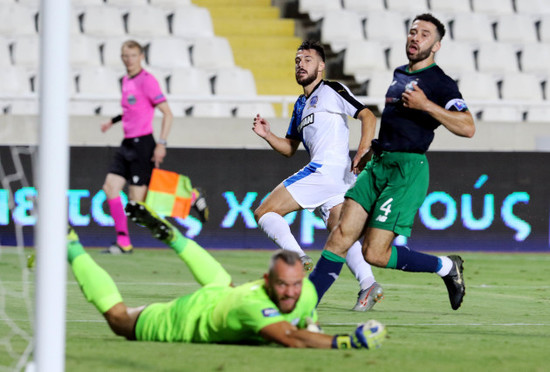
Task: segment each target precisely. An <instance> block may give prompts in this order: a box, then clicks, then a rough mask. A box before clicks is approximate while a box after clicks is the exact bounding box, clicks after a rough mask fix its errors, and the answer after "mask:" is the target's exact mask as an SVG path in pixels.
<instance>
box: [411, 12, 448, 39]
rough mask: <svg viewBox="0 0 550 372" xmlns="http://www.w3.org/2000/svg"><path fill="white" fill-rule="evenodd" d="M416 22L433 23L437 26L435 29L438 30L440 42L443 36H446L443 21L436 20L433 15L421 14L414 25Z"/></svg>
mask: <svg viewBox="0 0 550 372" xmlns="http://www.w3.org/2000/svg"><path fill="white" fill-rule="evenodd" d="M415 21H426V22H430V23H433V24H434V25H435V28H436V29H437V33H438V34H439V40H441V39H443V36H445V26H444V25H443V23H441V21H440V20H439V19H437V18H435V17H434V16H433V15H432V14H431V13H423V14H419V15H417V16H416V17H414V19H413V21H412V23H414V22H415Z"/></svg>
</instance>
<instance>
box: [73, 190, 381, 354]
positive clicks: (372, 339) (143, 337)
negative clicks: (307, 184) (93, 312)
mask: <svg viewBox="0 0 550 372" xmlns="http://www.w3.org/2000/svg"><path fill="white" fill-rule="evenodd" d="M126 213H127V215H128V216H129V217H130V219H131V220H132V221H134V222H136V223H138V224H139V225H143V226H145V227H147V228H148V229H149V230H151V232H152V233H153V236H154V237H155V238H157V239H159V240H162V241H163V242H165V243H166V244H168V245H169V246H170V247H171V248H173V249H174V251H176V253H177V254H178V256H179V257H180V258H181V259H182V260H183V261H184V262H185V263H186V264H187V266H188V267H189V269H190V271H191V273H192V274H193V276H194V277H195V279H196V280H197V282H198V283H199V284H201V286H202V288H200V289H199V290H197V291H195V292H194V293H191V294H189V295H186V296H182V297H178V298H176V299H174V300H172V301H170V302H166V303H153V304H150V305H148V306H141V307H137V308H130V307H127V306H126V305H125V304H124V302H123V301H122V297H121V295H120V293H119V291H118V289H117V287H116V285H115V283H114V281H113V280H112V278H111V277H110V276H109V274H107V272H105V270H103V269H102V268H101V267H100V266H98V265H97V263H95V261H94V260H93V259H92V258H91V257H90V255H88V254H87V253H86V251H85V250H84V248H83V247H82V245H81V244H80V242H79V241H78V236H77V235H76V233H75V232H74V230H72V229H70V231H69V237H68V238H69V242H68V260H69V263H70V265H71V268H72V271H73V273H74V275H75V278H76V280H77V282H78V283H79V285H80V287H81V289H82V292H83V293H84V296H85V297H86V299H87V300H88V301H90V302H91V303H93V304H94V305H95V306H96V308H97V309H98V310H99V311H100V312H101V313H102V314H103V316H104V317H105V319H106V320H107V323H108V324H109V326H110V327H111V329H112V330H113V332H114V333H115V334H117V335H119V336H124V337H126V338H127V339H129V340H138V341H160V342H197V343H235V344H242V343H246V344H262V343H267V342H276V343H279V344H281V345H284V346H289V347H314V348H337V349H343V348H375V347H379V346H380V344H381V342H382V341H384V339H385V337H386V333H387V331H386V329H385V327H384V326H383V325H382V324H380V323H379V322H377V321H375V320H371V321H369V322H367V323H363V324H360V325H358V327H357V328H356V330H355V332H354V333H353V334H351V335H349V334H348V335H335V336H331V335H326V334H322V333H318V330H319V328H318V327H317V326H316V323H317V312H316V310H315V307H316V305H317V293H316V291H315V287H314V286H313V284H312V283H311V282H310V281H309V280H308V279H307V278H304V270H303V265H302V262H301V261H300V257H299V256H298V254H297V253H295V252H292V251H284V250H280V251H278V252H276V253H275V254H274V255H273V256H272V259H271V262H270V267H269V271H268V273H266V274H264V277H263V279H260V280H256V281H253V282H249V283H245V284H243V285H240V286H236V287H233V286H232V283H231V277H230V275H229V274H228V273H227V271H225V270H224V268H223V267H222V266H221V265H220V263H219V262H217V261H216V260H215V259H214V258H213V257H212V256H211V255H210V254H209V253H208V252H207V251H205V250H204V249H203V248H202V247H200V246H199V245H198V244H197V243H196V242H194V241H193V240H191V239H187V238H186V237H184V236H183V235H182V234H181V233H180V232H179V231H178V230H177V229H176V228H174V227H173V226H172V225H170V223H168V222H167V221H166V220H164V219H162V218H160V217H159V216H157V215H156V214H155V213H154V212H153V211H151V210H149V209H148V208H147V206H145V204H143V203H141V202H134V201H131V202H130V203H128V205H127V207H126ZM312 329H313V330H317V332H312V331H311V330H312Z"/></svg>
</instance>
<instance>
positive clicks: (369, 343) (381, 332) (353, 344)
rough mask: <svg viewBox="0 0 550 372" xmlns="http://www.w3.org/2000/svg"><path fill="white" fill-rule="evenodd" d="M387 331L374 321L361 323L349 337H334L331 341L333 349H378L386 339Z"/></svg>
mask: <svg viewBox="0 0 550 372" xmlns="http://www.w3.org/2000/svg"><path fill="white" fill-rule="evenodd" d="M387 334H388V331H387V330H386V327H384V325H383V324H382V323H380V322H378V321H376V320H369V321H368V322H366V323H361V324H359V325H358V326H357V328H355V332H354V333H353V334H351V335H335V336H334V338H333V339H332V348H333V349H361V348H366V349H373V348H379V347H380V346H381V345H382V342H383V341H384V339H385V338H386V337H387Z"/></svg>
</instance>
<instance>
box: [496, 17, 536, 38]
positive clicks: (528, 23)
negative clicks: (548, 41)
mask: <svg viewBox="0 0 550 372" xmlns="http://www.w3.org/2000/svg"><path fill="white" fill-rule="evenodd" d="M496 36H497V40H498V41H499V42H509V43H517V44H523V43H535V42H536V41H537V32H536V27H535V21H534V19H533V18H532V17H531V16H527V15H521V14H503V15H500V16H499V17H498V19H497V24H496Z"/></svg>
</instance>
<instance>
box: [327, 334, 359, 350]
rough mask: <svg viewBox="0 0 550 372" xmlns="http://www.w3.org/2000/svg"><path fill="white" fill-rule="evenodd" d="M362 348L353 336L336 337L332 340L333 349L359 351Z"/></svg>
mask: <svg viewBox="0 0 550 372" xmlns="http://www.w3.org/2000/svg"><path fill="white" fill-rule="evenodd" d="M360 347H361V345H360V344H358V343H357V342H356V341H355V340H354V339H353V336H351V335H335V336H334V337H333V338H332V348H333V349H359V348H360Z"/></svg>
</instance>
